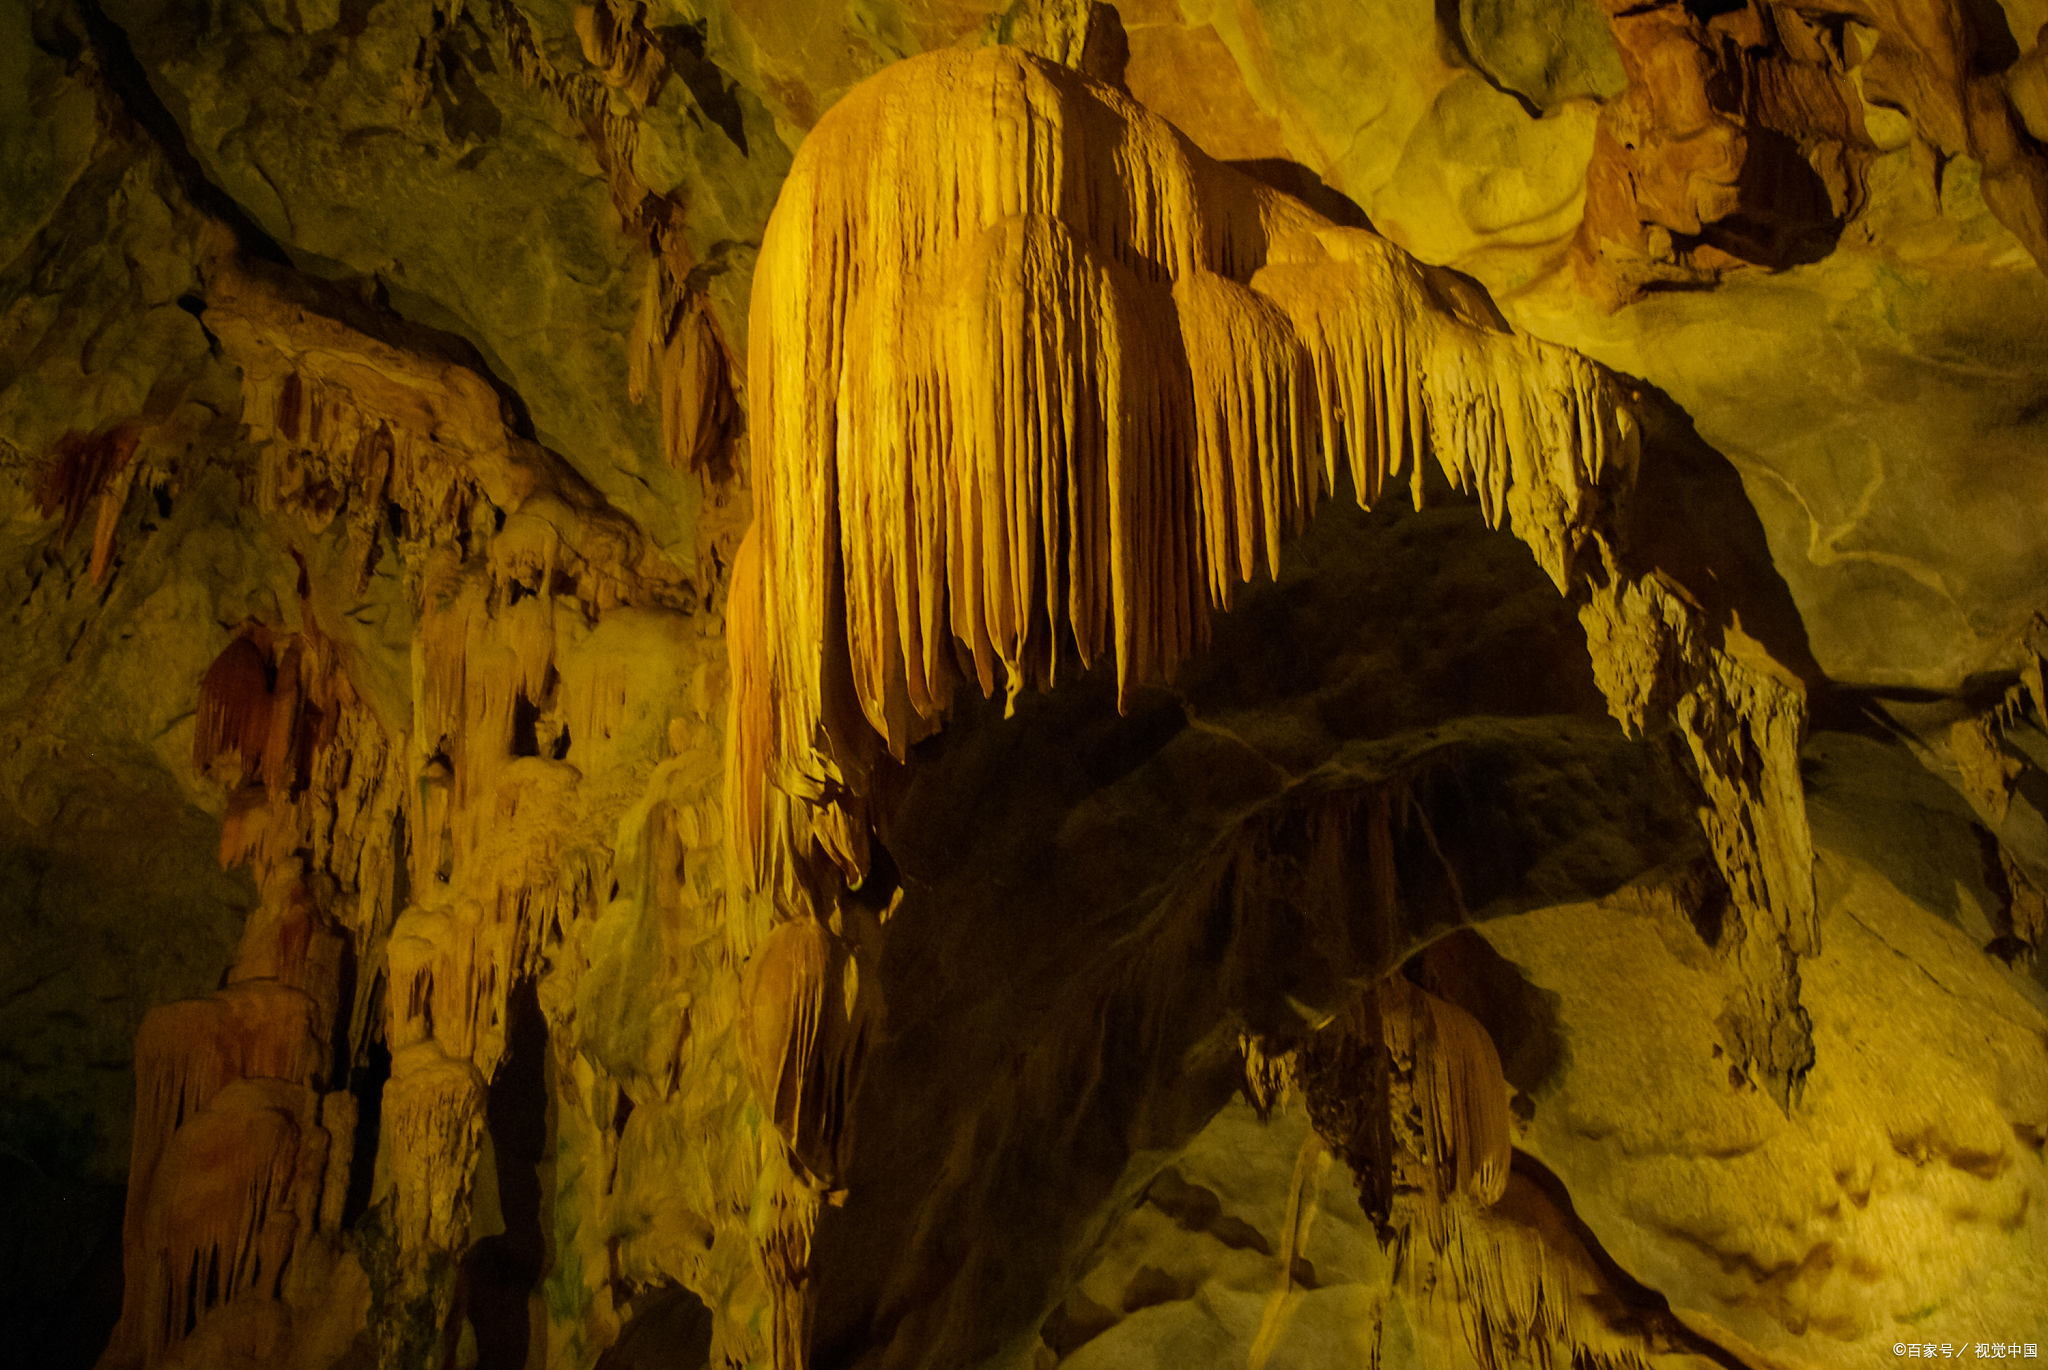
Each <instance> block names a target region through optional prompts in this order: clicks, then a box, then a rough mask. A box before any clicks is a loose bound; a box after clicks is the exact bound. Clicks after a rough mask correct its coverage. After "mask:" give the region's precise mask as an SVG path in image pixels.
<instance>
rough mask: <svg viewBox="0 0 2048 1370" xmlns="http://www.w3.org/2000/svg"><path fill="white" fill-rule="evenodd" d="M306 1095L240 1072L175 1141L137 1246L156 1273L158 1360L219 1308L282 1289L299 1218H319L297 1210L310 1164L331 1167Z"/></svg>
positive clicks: (150, 1303)
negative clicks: (311, 1126) (313, 1129)
mask: <svg viewBox="0 0 2048 1370" xmlns="http://www.w3.org/2000/svg"><path fill="white" fill-rule="evenodd" d="M301 1098H302V1091H300V1090H299V1089H297V1088H295V1087H293V1086H290V1085H288V1084H286V1083H285V1082H283V1081H279V1080H267V1079H248V1080H238V1081H236V1082H234V1083H233V1084H230V1085H228V1086H226V1087H224V1088H223V1089H222V1090H221V1091H220V1092H219V1093H217V1094H216V1095H214V1097H213V1098H212V1099H210V1100H209V1101H208V1102H207V1104H206V1106H205V1107H204V1108H203V1109H202V1110H201V1111H200V1112H199V1113H198V1114H197V1115H195V1116H194V1117H193V1118H191V1119H190V1120H188V1122H187V1123H186V1125H185V1126H183V1127H181V1128H180V1129H179V1130H178V1133H177V1135H176V1137H174V1138H173V1139H172V1142H171V1145H170V1146H169V1147H168V1148H166V1150H165V1154H164V1164H163V1174H164V1176H165V1177H166V1178H167V1181H168V1182H165V1183H159V1184H157V1185H155V1186H154V1187H153V1188H152V1190H151V1191H150V1202H149V1208H148V1212H147V1216H146V1218H145V1220H144V1227H143V1230H142V1234H141V1240H140V1242H139V1243H138V1244H137V1247H138V1249H137V1251H136V1255H137V1256H138V1257H139V1259H140V1261H141V1262H142V1264H143V1266H144V1270H145V1280H146V1283H145V1285H144V1287H143V1290H142V1302H141V1304H140V1307H139V1308H138V1310H137V1313H138V1314H139V1317H140V1319H141V1320H142V1322H143V1323H144V1326H145V1333H146V1342H145V1350H146V1355H147V1357H148V1359H149V1360H150V1361H151V1362H154V1361H156V1360H157V1359H159V1358H161V1357H162V1356H164V1355H165V1354H166V1353H167V1352H168V1351H169V1350H170V1349H171V1348H172V1347H173V1346H175V1345H176V1344H177V1343H178V1342H180V1341H182V1340H183V1339H184V1337H185V1334H186V1331H187V1328H188V1327H189V1326H191V1325H192V1324H193V1323H195V1322H196V1321H197V1320H198V1319H199V1318H201V1317H204V1316H205V1315H206V1314H207V1313H208V1312H209V1311H211V1310H212V1309H214V1308H216V1307H219V1306H220V1305H223V1304H226V1303H229V1302H232V1301H233V1300H235V1299H237V1298H240V1297H245V1296H250V1297H255V1298H273V1297H275V1296H276V1294H277V1292H278V1288H279V1285H280V1282H281V1280H282V1278H283V1276H284V1273H285V1269H286V1266H287V1263H288V1262H289V1260H290V1257H291V1251H292V1245H293V1241H294V1239H295V1238H296V1236H297V1235H298V1227H299V1224H300V1222H301V1221H302V1220H303V1221H305V1222H306V1223H307V1224H309V1225H310V1223H311V1220H312V1216H313V1215H312V1214H311V1213H305V1214H303V1215H301V1214H298V1213H296V1212H294V1211H293V1206H292V1199H293V1192H294V1189H295V1187H296V1183H297V1180H298V1172H299V1169H300V1166H301V1164H302V1161H303V1162H306V1163H310V1164H311V1166H312V1167H314V1168H318V1169H324V1161H325V1157H324V1154H319V1150H318V1145H317V1144H315V1143H313V1140H312V1138H311V1137H310V1136H309V1135H307V1134H306V1133H304V1132H302V1129H301V1126H300V1120H299V1118H298V1106H299V1104H300V1102H301ZM320 1141H322V1142H324V1137H323V1138H321V1139H320Z"/></svg>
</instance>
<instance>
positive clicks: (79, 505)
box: [30, 424, 141, 585]
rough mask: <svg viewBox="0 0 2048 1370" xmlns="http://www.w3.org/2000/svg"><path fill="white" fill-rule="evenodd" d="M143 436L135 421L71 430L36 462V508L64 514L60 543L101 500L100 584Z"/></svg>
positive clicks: (97, 536)
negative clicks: (85, 430)
mask: <svg viewBox="0 0 2048 1370" xmlns="http://www.w3.org/2000/svg"><path fill="white" fill-rule="evenodd" d="M140 439H141V433H140V431H139V430H138V429H137V428H136V427H135V426H134V425H133V424H118V425H115V426H114V427H112V428H108V429H106V430H104V431H102V432H98V433H66V434H65V435H64V436H63V437H61V438H59V439H58V440H57V443H56V446H55V447H54V448H53V449H52V450H51V452H50V454H49V456H48V457H46V458H45V459H44V460H43V462H42V463H41V464H40V465H39V466H38V467H37V468H36V471H35V474H34V477H33V479H32V481H31V490H30V493H31V495H32V496H33V498H34V499H35V504H36V512H37V513H39V514H41V515H42V516H43V517H44V518H57V519H60V520H61V522H60V524H59V527H58V530H57V540H58V543H59V545H60V546H61V545H63V544H66V543H69V542H70V541H71V535H72V534H73V533H75V532H77V531H78V525H79V524H80V523H82V522H83V521H84V519H85V511H86V509H87V507H88V506H91V505H93V504H94V502H95V501H97V505H98V513H97V514H96V515H95V517H94V527H93V541H92V561H91V563H90V567H89V571H88V574H89V575H90V576H91V579H92V583H93V584H95V585H97V584H99V583H100V580H101V578H102V577H103V576H104V575H105V574H106V569H107V566H108V565H109V564H110V563H111V561H112V560H113V554H114V533H115V529H116V528H117V526H118V525H119V523H120V518H121V505H122V503H123V502H124V501H125V499H126V497H127V494H128V484H129V481H128V479H127V478H126V477H127V476H129V475H130V474H132V473H131V472H130V467H129V463H130V462H131V461H133V459H134V457H135V449H136V445H137V443H138V442H139V441H140Z"/></svg>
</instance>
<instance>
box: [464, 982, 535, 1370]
mask: <svg viewBox="0 0 2048 1370" xmlns="http://www.w3.org/2000/svg"><path fill="white" fill-rule="evenodd" d="M505 1012H506V1041H505V1059H504V1060H502V1061H500V1062H499V1063H498V1070H497V1073H496V1075H495V1076H493V1077H492V1079H491V1085H490V1091H489V1094H488V1096H487V1098H486V1102H485V1105H484V1125H485V1127H486V1128H487V1129H488V1130H489V1132H490V1138H491V1153H492V1156H493V1158H494V1159H495V1161H496V1163H497V1180H498V1209H499V1214H500V1217H501V1218H502V1220H503V1222H504V1225H505V1230H504V1231H502V1232H500V1233H497V1234H496V1235H494V1236H489V1237H485V1238H484V1239H483V1240H481V1241H479V1242H477V1243H476V1245H474V1246H472V1247H471V1248H470V1249H469V1252H468V1254H467V1255H465V1256H464V1257H463V1261H462V1273H461V1276H460V1279H461V1282H462V1283H461V1290H462V1292H461V1293H460V1294H459V1295H458V1298H460V1299H461V1300H462V1301H463V1303H464V1306H465V1309H466V1311H467V1314H468V1317H469V1321H470V1325H471V1326H473V1327H474V1328H475V1329H476V1345H477V1362H476V1364H477V1370H524V1367H525V1365H526V1362H527V1353H528V1350H529V1346H530V1342H531V1338H532V1313H531V1309H530V1307H529V1303H530V1300H531V1298H532V1296H533V1290H534V1286H535V1285H536V1284H538V1283H539V1281H540V1277H541V1273H542V1271H543V1269H544V1268H545V1266H546V1263H547V1238H546V1235H545V1234H544V1232H543V1231H542V1229H541V1190H540V1163H541V1161H542V1160H543V1159H544V1158H545V1156H546V1154H547V1143H548V1084H547V1059H548V1025H547V1019H546V1017H545V1016H543V1015H542V1013H541V1008H540V997H539V994H538V992H537V990H536V988H535V985H534V982H533V981H532V980H522V981H521V982H520V983H519V984H518V985H516V986H515V987H514V988H513V990H512V992H511V994H510V995H508V996H507V998H506V1006H505Z"/></svg>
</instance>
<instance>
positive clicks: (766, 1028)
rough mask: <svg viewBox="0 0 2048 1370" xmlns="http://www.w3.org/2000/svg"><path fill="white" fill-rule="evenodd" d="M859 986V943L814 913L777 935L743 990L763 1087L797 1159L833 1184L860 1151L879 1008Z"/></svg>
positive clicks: (760, 953) (743, 1013) (750, 1047)
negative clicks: (855, 1133)
mask: <svg viewBox="0 0 2048 1370" xmlns="http://www.w3.org/2000/svg"><path fill="white" fill-rule="evenodd" d="M873 993H874V991H873V990H872V989H870V990H868V994H869V995H870V997H872V995H873ZM860 995H861V988H860V985H859V974H858V967H857V964H856V962H855V961H854V958H853V956H852V954H851V950H850V949H849V948H848V947H847V946H845V944H844V943H842V942H841V941H840V939H839V938H837V937H835V936H834V935H833V934H832V933H830V932H829V931H827V930H826V929H825V928H824V927H823V926H822V925H820V924H819V923H818V921H817V920H816V919H815V918H809V917H805V918H798V919H794V920H792V921H790V922H786V923H783V924H781V925H780V926H778V927H776V928H775V929H774V930H773V931H771V932H770V933H769V934H768V936H767V938H766V939H765V940H764V941H763V942H762V944H761V946H760V947H759V948H758V949H757V950H756V951H755V953H754V956H753V959H752V960H751V961H750V962H749V964H748V966H747V971H746V980H745V984H744V987H743V988H742V990H741V1009H740V1024H739V1026H740V1044H741V1050H742V1054H743V1057H744V1060H745V1062H746V1067H747V1072H748V1076H749V1079H750V1081H751V1083H752V1084H753V1087H754V1091H755V1095H756V1097H757V1098H759V1099H760V1100H761V1101H762V1104H763V1106H764V1108H765V1110H766V1111H767V1113H768V1115H769V1120H770V1121H771V1122H772V1123H773V1124H774V1125H775V1128H776V1130H777V1131H778V1132H780V1133H781V1134H782V1137H783V1139H784V1140H785V1141H786V1142H787V1143H788V1144H789V1147H790V1151H791V1153H792V1155H793V1156H794V1157H795V1159H796V1161H797V1163H798V1164H799V1165H801V1166H802V1167H803V1168H804V1170H805V1171H807V1172H808V1173H809V1174H810V1175H811V1176H813V1177H815V1178H816V1179H817V1180H818V1181H819V1183H821V1184H822V1185H823V1186H824V1187H826V1188H827V1189H832V1188H836V1187H838V1186H839V1185H840V1184H841V1183H842V1182H843V1179H844V1176H845V1169H846V1164H847V1161H848V1160H849V1158H850V1154H851V1150H852V1123H853V1095H854V1092H855V1091H856V1090H857V1089H858V1087H859V1082H860V1070H861V1063H862V1059H863V1057H864V1056H865V1054H866V1045H867V1043H866V1025H867V1023H868V1021H870V1019H871V1016H872V1007H871V1005H870V1004H864V1003H862V1002H861V999H860Z"/></svg>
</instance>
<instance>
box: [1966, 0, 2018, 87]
mask: <svg viewBox="0 0 2048 1370" xmlns="http://www.w3.org/2000/svg"><path fill="white" fill-rule="evenodd" d="M1956 8H1957V9H1959V10H1961V11H1962V13H1963V19H1964V22H1965V23H1967V24H1968V25H1969V30H1970V70H1971V71H1972V72H1973V73H1975V74H1976V75H1979V76H1996V75H1998V74H1999V73H2000V72H2002V71H2004V70H2005V69H2006V68H2007V67H2009V66H2011V65H2012V64H2013V63H2014V62H2017V61H2019V59H2020V45H2019V42H2018V40H2016V39H2015V38H2014V37H2013V32H2012V24H2011V22H2010V21H2009V20H2008V19H2007V18H2006V14H2005V6H2003V5H2001V4H1999V3H1998V0H1958V3H1957V5H1956Z"/></svg>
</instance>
